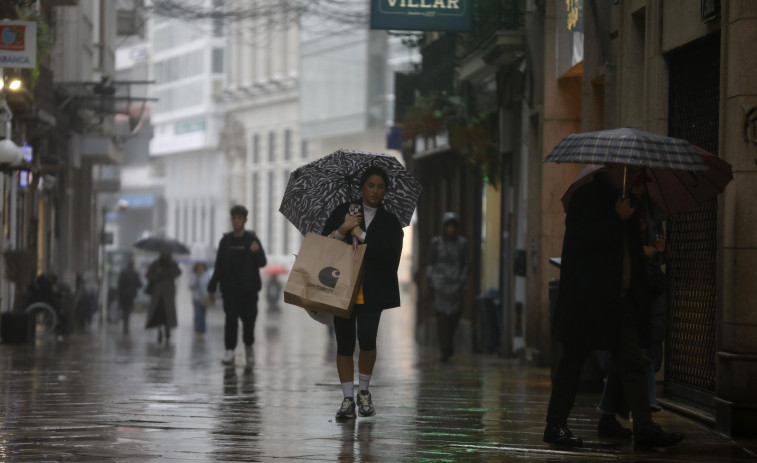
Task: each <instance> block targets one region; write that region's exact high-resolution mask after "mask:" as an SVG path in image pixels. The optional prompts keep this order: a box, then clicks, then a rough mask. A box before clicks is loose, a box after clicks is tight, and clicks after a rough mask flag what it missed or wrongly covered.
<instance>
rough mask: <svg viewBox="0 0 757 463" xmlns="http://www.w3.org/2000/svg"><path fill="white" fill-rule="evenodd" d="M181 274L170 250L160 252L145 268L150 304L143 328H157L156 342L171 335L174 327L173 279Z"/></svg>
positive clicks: (174, 301)
mask: <svg viewBox="0 0 757 463" xmlns="http://www.w3.org/2000/svg"><path fill="white" fill-rule="evenodd" d="M179 275H181V269H179V265H178V264H177V263H176V261H175V260H173V257H172V256H171V253H170V252H161V253H160V257H158V258H157V259H155V260H154V261H153V262H152V263H151V264H150V266H149V267H148V268H147V275H146V278H147V288H146V289H145V292H147V293H148V294H149V295H150V306H149V307H148V310H147V321H146V323H145V328H146V329H150V328H158V344H160V343H161V342H163V331H164V330H165V337H166V341H168V339H169V338H170V337H171V328H176V325H177V322H176V285H175V284H174V280H175V279H176V278H178V277H179Z"/></svg>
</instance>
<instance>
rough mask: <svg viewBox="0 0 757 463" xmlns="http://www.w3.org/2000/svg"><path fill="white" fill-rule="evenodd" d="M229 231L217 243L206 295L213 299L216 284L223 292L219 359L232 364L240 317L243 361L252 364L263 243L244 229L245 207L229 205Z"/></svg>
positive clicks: (263, 261)
mask: <svg viewBox="0 0 757 463" xmlns="http://www.w3.org/2000/svg"><path fill="white" fill-rule="evenodd" d="M230 212H231V227H232V231H231V232H229V233H226V234H224V235H223V237H222V238H221V241H220V242H219V243H218V251H217V253H216V261H215V267H214V269H213V276H212V277H211V278H210V281H209V282H208V287H207V288H208V296H209V297H210V300H211V301H215V292H216V287H217V286H218V285H219V284H220V289H221V293H222V294H223V311H224V313H225V315H226V319H225V326H224V344H225V347H226V352H225V354H224V356H223V359H222V360H221V361H222V362H223V363H224V364H225V365H233V364H234V350H235V349H236V347H237V341H238V337H239V320H240V319H241V320H242V342H244V353H245V362H246V364H247V365H248V366H249V365H252V360H253V352H252V344H253V343H254V342H255V320H256V319H257V317H258V292H259V291H260V288H261V287H262V283H261V279H260V268H261V267H265V265H266V257H265V251H264V250H263V245H262V244H261V243H260V240H259V239H258V237H257V235H256V234H255V232H254V231H250V230H245V228H244V226H245V223H247V208H245V207H244V206H241V205H236V206H234V207H232V208H231V211H230Z"/></svg>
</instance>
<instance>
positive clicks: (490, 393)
mask: <svg viewBox="0 0 757 463" xmlns="http://www.w3.org/2000/svg"><path fill="white" fill-rule="evenodd" d="M180 310H181V311H180V313H179V323H180V326H179V328H177V329H176V330H175V331H174V332H173V333H172V337H171V339H170V341H169V342H168V343H167V344H166V343H164V344H158V343H157V342H156V333H155V331H154V330H151V331H145V330H144V329H142V328H141V326H142V324H143V322H144V316H143V315H140V314H135V315H134V316H133V320H132V334H131V335H129V336H125V335H122V334H121V332H120V327H118V326H116V325H108V326H105V327H102V328H94V329H92V330H91V331H90V332H88V333H84V334H78V335H73V336H69V337H66V338H65V339H64V340H62V341H57V340H55V339H45V340H42V341H39V342H38V343H37V345H36V346H26V345H0V394H1V395H2V409H0V462H48V461H49V462H60V461H96V462H110V461H123V462H162V461H180V462H185V461H199V462H216V461H219V462H220V461H281V462H284V461H303V462H331V461H346V462H351V461H361V462H394V461H401V462H415V461H470V462H480V461H485V462H487V461H491V462H501V461H545V462H546V461H550V462H553V461H587V460H595V461H602V460H618V461H676V462H699V461H702V462H704V461H707V462H741V461H754V460H755V453H753V452H750V449H751V450H752V451H754V450H755V449H757V445H756V444H755V441H736V442H734V441H732V440H731V439H729V438H727V437H724V436H722V435H720V434H718V433H716V432H715V431H713V430H712V429H711V428H709V427H707V426H705V425H702V424H700V423H698V422H696V421H692V420H689V419H687V418H685V417H682V416H680V415H677V414H674V413H672V412H669V411H662V412H659V413H657V414H655V419H656V420H657V421H658V422H660V423H661V424H663V426H665V427H666V428H667V429H670V430H677V431H681V432H684V433H685V434H686V436H687V437H686V439H685V440H684V441H683V442H682V443H681V444H679V445H678V446H675V447H672V448H670V449H666V450H659V451H651V452H636V453H635V452H634V451H633V447H632V443H631V441H630V440H612V439H599V438H597V437H596V427H595V425H596V419H597V414H596V412H595V410H594V404H595V402H596V400H597V399H598V397H596V396H594V395H585V396H581V397H580V398H579V403H578V404H577V406H576V408H575V410H574V414H573V416H572V417H571V423H570V425H571V428H572V429H573V431H574V432H575V433H576V434H578V435H580V436H581V437H583V438H584V440H585V441H586V444H585V447H584V448H582V449H577V450H561V449H558V448H554V447H551V446H549V445H546V444H544V443H542V442H541V435H542V431H543V429H544V413H545V410H546V402H547V400H548V395H549V388H550V382H549V370H547V369H540V368H523V367H519V366H518V364H517V363H516V362H515V361H507V360H504V359H500V358H497V357H494V356H483V355H465V354H460V355H457V356H455V357H453V359H452V361H451V362H450V363H448V364H442V363H440V362H439V360H438V355H437V353H436V351H435V350H434V349H428V348H420V347H418V346H417V345H416V344H415V343H414V340H413V333H414V320H413V313H412V308H411V307H410V306H409V305H408V306H407V307H403V308H400V309H393V310H391V311H388V312H385V315H384V317H383V319H382V325H381V330H380V333H379V338H380V339H379V342H378V345H379V358H378V362H377V365H376V369H375V371H374V375H373V379H372V381H371V390H372V393H373V397H374V404H375V406H376V409H377V415H376V416H375V417H371V418H359V419H357V420H354V421H350V422H347V423H344V424H343V423H337V422H335V421H334V419H333V416H334V412H335V410H336V408H337V407H338V405H339V403H340V402H341V396H342V394H341V388H340V386H339V383H338V380H337V378H336V369H335V367H334V365H333V363H334V362H333V360H334V357H335V354H336V350H335V349H336V348H335V345H334V342H333V341H332V337H331V336H330V333H329V332H328V328H326V327H325V326H323V325H320V324H318V323H316V322H314V321H312V320H311V319H310V318H309V317H308V316H307V315H306V314H305V312H304V311H302V310H301V309H298V308H294V307H283V308H282V309H281V311H280V312H279V313H268V312H267V311H266V310H265V309H264V308H263V309H262V310H261V313H260V316H259V318H258V325H257V328H256V342H255V362H254V364H253V365H252V366H250V367H245V366H244V362H243V358H242V352H241V350H242V349H240V348H238V349H237V364H236V366H235V367H233V368H224V367H223V365H221V363H220V358H221V356H222V354H223V316H222V311H221V310H220V309H215V310H213V311H210V312H209V315H208V323H209V329H208V333H207V335H206V336H205V338H204V339H198V338H196V337H195V336H194V335H193V333H192V330H191V315H190V313H189V312H188V309H186V308H185V307H184V308H182V309H180Z"/></svg>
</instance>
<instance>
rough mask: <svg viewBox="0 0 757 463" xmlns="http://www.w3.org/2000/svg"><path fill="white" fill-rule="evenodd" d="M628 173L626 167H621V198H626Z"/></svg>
mask: <svg viewBox="0 0 757 463" xmlns="http://www.w3.org/2000/svg"><path fill="white" fill-rule="evenodd" d="M627 173H628V166H623V195H622V196H621V198H623V199H625V198H626V175H627Z"/></svg>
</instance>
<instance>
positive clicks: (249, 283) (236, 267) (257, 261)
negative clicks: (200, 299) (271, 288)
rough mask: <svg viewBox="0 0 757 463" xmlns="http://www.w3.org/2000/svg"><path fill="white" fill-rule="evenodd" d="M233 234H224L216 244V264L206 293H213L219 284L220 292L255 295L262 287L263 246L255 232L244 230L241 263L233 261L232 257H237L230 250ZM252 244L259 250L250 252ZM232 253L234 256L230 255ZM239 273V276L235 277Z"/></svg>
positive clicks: (264, 258) (264, 259) (264, 263)
mask: <svg viewBox="0 0 757 463" xmlns="http://www.w3.org/2000/svg"><path fill="white" fill-rule="evenodd" d="M233 235H234V233H233V232H229V233H225V234H224V235H223V237H222V238H221V241H220V242H219V243H218V251H217V252H216V263H215V267H214V268H213V276H212V277H210V281H208V292H209V293H214V292H215V291H216V285H218V284H219V283H220V284H221V292H222V293H223V292H229V291H242V292H246V293H257V292H258V291H260V288H261V287H262V286H263V285H262V281H261V280H260V268H261V267H265V265H266V257H265V251H264V250H263V245H262V244H261V243H260V240H259V239H258V237H257V236H256V235H255V232H252V231H249V230H245V232H244V235H243V238H244V239H243V240H242V241H243V244H242V246H243V247H244V251H243V255H242V262H241V263H240V262H238V261H235V260H233V259H234V256H236V257H237V258H238V257H239V255H238V254H237V253H236V252H235V251H233V250H231V249H230V244H231V241H232V239H233ZM253 242H257V243H258V245H259V246H260V249H259V250H257V251H255V252H252V251H250V246H251V245H252V243H253ZM232 253H234V254H232ZM239 272H241V275H236V274H237V273H239ZM240 280H241V281H242V282H243V286H241V287H240V286H239V285H237V284H236V283H237V282H238V281H240Z"/></svg>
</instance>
